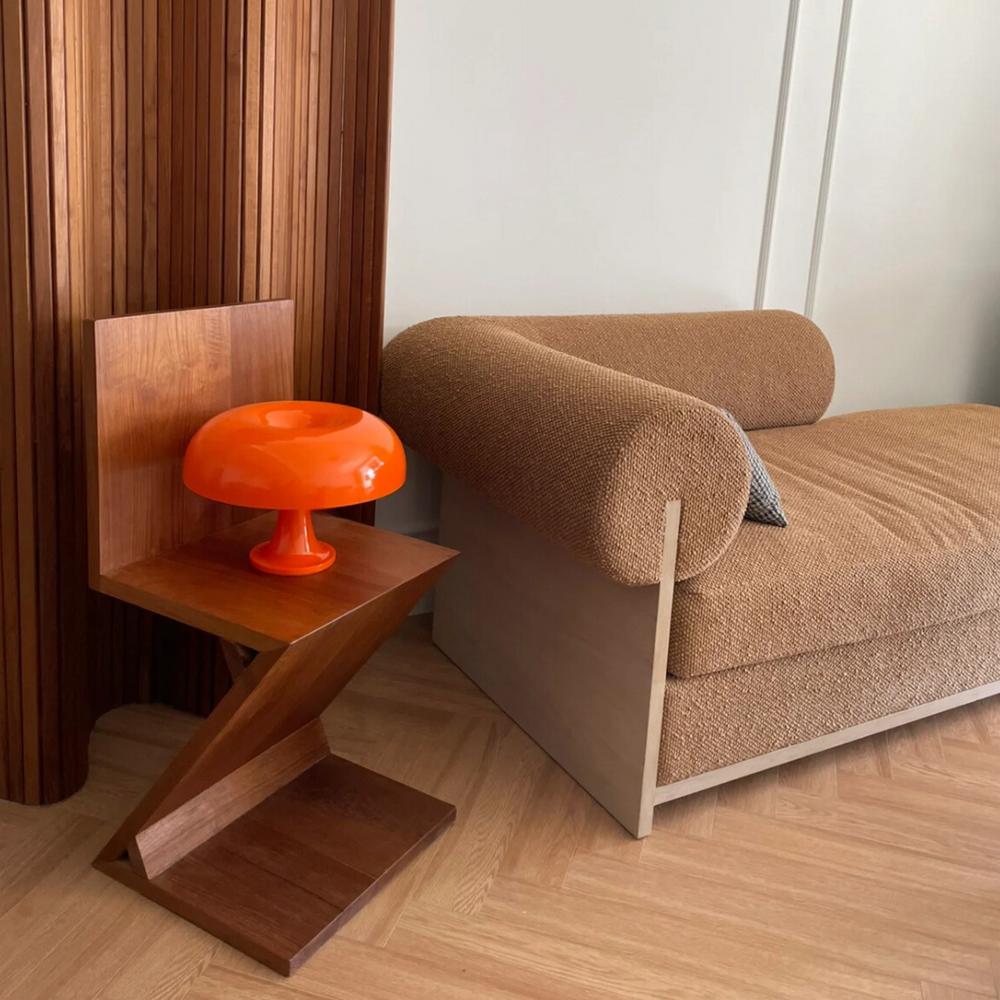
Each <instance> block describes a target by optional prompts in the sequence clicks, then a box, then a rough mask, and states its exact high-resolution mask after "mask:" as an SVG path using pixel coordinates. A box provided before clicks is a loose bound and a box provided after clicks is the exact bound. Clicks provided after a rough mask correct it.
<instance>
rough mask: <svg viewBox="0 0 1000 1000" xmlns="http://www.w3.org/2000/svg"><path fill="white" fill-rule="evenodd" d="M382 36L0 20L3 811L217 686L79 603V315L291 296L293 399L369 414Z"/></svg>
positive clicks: (385, 106)
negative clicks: (98, 744) (132, 716)
mask: <svg viewBox="0 0 1000 1000" xmlns="http://www.w3.org/2000/svg"><path fill="white" fill-rule="evenodd" d="M391 36H392V0H0V54H2V68H0V88H2V92H0V735H2V738H0V797H2V798H9V799H14V800H16V801H23V802H29V803H37V802H51V801H55V800H57V799H59V798H62V797H64V796H66V795H68V794H70V793H72V792H73V791H75V790H76V789H77V788H79V787H80V785H81V784H82V783H83V781H84V779H85V777H86V768H87V739H88V735H89V731H90V727H91V725H92V723H93V720H94V719H95V718H96V716H97V715H98V714H100V713H101V712H103V711H106V710H107V709H109V708H111V707H113V706H114V705H117V704H121V703H123V702H126V701H135V700H139V701H146V700H160V701H166V702H168V703H170V704H173V705H176V706H177V707H180V708H184V709H187V710H192V711H199V712H207V711H208V710H210V708H211V707H212V706H213V704H214V703H215V702H216V701H217V700H218V698H219V697H220V696H221V695H222V694H223V693H224V692H225V690H226V687H227V686H228V683H229V680H228V671H227V670H226V667H225V664H224V661H223V659H222V657H221V655H220V653H219V651H218V649H217V646H216V643H215V641H214V640H213V639H211V638H210V637H207V636H204V635H202V634H201V633H196V632H194V631H192V630H190V629H185V628H181V627H180V626H177V625H175V624H173V623H171V622H168V621H166V620H164V619H159V618H156V617H155V616H152V615H149V614H147V613H146V612H141V611H139V610H137V609H135V608H132V607H125V606H124V605H121V604H119V603H118V602H115V601H112V600H110V599H107V598H98V597H96V596H95V595H92V594H89V592H88V590H87V586H86V536H85V530H84V525H85V524H86V518H85V492H84V482H83V430H82V402H81V400H82V393H81V384H82V368H81V329H82V326H81V325H82V321H83V319H85V318H89V317H94V318H102V317H105V316H111V315H120V314H123V313H131V312H141V311H149V310H154V309H170V308H186V307H190V306H202V305H214V304H219V303H228V302H237V301H252V300H257V299H263V298H283V297H290V298H293V299H294V300H295V303H296V359H295V377H296V392H297V395H299V396H302V397H308V398H314V399H335V400H338V401H342V402H348V403H353V404H355V405H359V406H363V407H367V408H369V409H375V408H377V405H378V398H377V397H378V375H379V364H380V356H381V340H382V297H383V287H384V282H383V273H384V258H385V221H386V189H387V173H386V171H387V153H388V122H389V73H390V65H391ZM354 515H355V516H358V517H362V518H369V517H370V516H371V511H370V510H359V511H355V512H354Z"/></svg>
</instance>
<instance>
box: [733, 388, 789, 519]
mask: <svg viewBox="0 0 1000 1000" xmlns="http://www.w3.org/2000/svg"><path fill="white" fill-rule="evenodd" d="M719 409H720V410H722V407H721V406H720V407H719ZM722 412H723V413H724V414H725V415H726V417H727V418H728V419H729V421H730V422H731V423H732V425H733V426H734V427H735V428H736V429H737V430H738V431H739V432H740V437H741V438H743V447H744V448H746V450H747V461H748V462H749V463H750V499H749V500H748V501H747V510H746V513H745V514H744V515H743V517H744V519H745V520H747V521H759V522H760V523H761V524H773V525H776V526H777V527H779V528H787V527H788V521H787V519H786V518H785V512H784V511H783V510H782V509H781V497H780V496H778V491H777V490H776V489H775V488H774V483H772V482H771V477H770V476H769V475H768V472H767V468H766V467H765V465H764V463H763V462H762V461H761V460H760V455H758V454H757V452H756V451H755V450H754V446H753V445H752V444H751V443H750V438H748V437H747V436H746V432H745V431H744V430H743V428H742V427H740V425H739V423H738V422H737V420H736V418H735V417H734V416H733V415H732V414H731V413H730V412H729V411H728V410H722Z"/></svg>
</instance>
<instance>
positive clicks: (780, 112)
mask: <svg viewBox="0 0 1000 1000" xmlns="http://www.w3.org/2000/svg"><path fill="white" fill-rule="evenodd" d="M800 2H801V0H789V3H788V22H787V26H786V28H785V48H784V52H783V53H782V57H781V80H780V82H779V84H778V109H777V112H776V113H775V119H774V139H773V142H772V144H771V166H770V170H769V171H768V177H767V196H766V197H765V199H764V223H763V226H762V227H761V234H760V256H759V257H758V260H757V284H756V287H755V289H754V297H753V307H754V309H763V308H764V294H765V292H766V290H767V268H768V263H769V262H770V258H771V234H772V232H773V230H774V206H775V203H776V202H777V197H778V182H779V180H780V176H781V158H782V154H783V152H784V146H785V122H786V121H787V118H788V93H789V90H790V87H791V80H792V65H793V63H794V61H795V36H796V34H797V31H798V24H799V5H800Z"/></svg>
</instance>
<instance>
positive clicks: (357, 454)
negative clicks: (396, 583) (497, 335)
mask: <svg viewBox="0 0 1000 1000" xmlns="http://www.w3.org/2000/svg"><path fill="white" fill-rule="evenodd" d="M182 475H183V479H184V485H185V486H186V487H187V488H188V489H189V490H191V491H192V492H194V493H197V494H199V495H200V496H203V497H207V498H208V499H210V500H217V501H219V502H220V503H228V504H233V505H235V506H237V507H257V508H264V509H268V510H277V511H278V523H277V526H276V527H275V530H274V535H273V536H272V537H271V539H270V541H268V542H264V543H263V544H261V545H257V546H255V547H254V548H253V549H252V550H251V552H250V562H251V563H252V564H253V565H254V566H255V567H256V568H257V569H259V570H261V571H263V572H265V573H278V574H280V575H282V576H304V575H305V574H307V573H318V572H319V571H320V570H324V569H327V568H328V567H329V566H331V565H332V564H333V562H334V560H335V559H336V553H335V552H334V550H333V548H332V547H331V546H330V545H327V544H326V543H325V542H321V541H318V540H317V538H316V536H315V534H314V533H313V526H312V513H311V512H312V511H313V510H322V509H325V508H327V507H347V506H349V505H351V504H356V503H364V502H365V501H366V500H377V499H378V498H379V497H384V496H386V495H388V494H389V493H392V492H394V491H395V490H398V489H399V487H400V486H402V485H403V481H404V480H405V479H406V458H405V456H404V454H403V446H402V444H401V443H400V441H399V438H398V437H397V436H396V432H395V431H394V430H393V429H392V428H391V427H390V426H389V425H388V424H387V423H385V421H383V420H380V419H379V418H378V417H376V416H375V415H374V414H371V413H367V412H366V411H365V410H359V409H357V408H355V407H353V406H342V405H340V404H339V403H316V402H311V401H308V400H295V401H287V400H285V401H279V402H273V403H251V404H250V405H249V406H237V407H236V408H235V409H232V410H226V411H225V412H224V413H220V414H219V415H218V416H215V417H212V419H211V420H209V421H207V422H206V423H204V424H203V425H202V426H201V427H200V428H199V429H198V431H197V432H196V433H195V435H194V437H192V438H191V440H190V442H189V443H188V446H187V451H186V452H185V453H184V468H183V473H182Z"/></svg>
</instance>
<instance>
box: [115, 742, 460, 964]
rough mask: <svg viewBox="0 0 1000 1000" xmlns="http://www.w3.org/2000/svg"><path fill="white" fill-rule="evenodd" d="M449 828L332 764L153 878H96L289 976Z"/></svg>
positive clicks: (404, 789) (127, 867)
mask: <svg viewBox="0 0 1000 1000" xmlns="http://www.w3.org/2000/svg"><path fill="white" fill-rule="evenodd" d="M454 818H455V807H454V806H452V805H449V804H448V803H446V802H442V801H440V800H439V799H435V798H433V797H432V796H430V795H426V794H424V793H423V792H420V791H417V790H416V789H414V788H409V787H408V786H406V785H402V784H400V783H399V782H398V781H393V780H392V779H391V778H386V777H384V776H383V775H380V774H376V773H375V772H374V771H369V770H368V769H367V768H364V767H361V766H359V765H357V764H352V763H351V762H350V761H347V760H344V759H343V758H340V757H335V756H333V755H330V756H328V757H325V758H324V759H323V760H321V761H319V762H318V763H316V764H314V765H313V766H312V767H310V768H309V769H308V770H307V771H305V772H303V773H302V774H301V775H299V777H298V778H296V779H295V780H294V781H292V782H290V783H289V784H287V785H285V786H284V787H283V788H281V789H280V790H278V791H277V792H275V793H274V794H272V795H271V796H270V797H269V798H267V799H265V800H264V801H263V802H261V803H260V804H259V805H257V806H255V807H254V808H253V809H251V810H250V811H249V812H247V813H245V814H244V815H243V816H241V817H240V818H239V819H237V820H234V821H233V822H232V823H230V824H229V825H228V826H227V827H225V828H224V829H222V830H220V831H219V832H218V833H217V834H215V836H213V837H212V838H211V839H210V840H207V841H206V842H205V843H203V844H201V845H200V846H199V847H196V848H195V849H194V850H193V851H191V852H190V853H189V854H187V855H185V856H184V857H183V858H181V859H180V860H179V861H177V862H176V863H175V864H173V865H172V866H171V867H170V868H168V869H167V870H166V871H165V872H163V873H162V874H160V875H158V876H156V877H155V878H153V879H150V880H147V879H145V878H143V877H142V876H141V875H139V874H138V873H137V872H136V871H135V870H134V869H133V868H132V866H131V864H130V863H129V862H128V860H126V859H122V860H120V861H115V862H101V861H99V862H97V865H96V867H98V868H99V869H100V870H101V871H104V872H106V873H107V874H108V875H111V876H112V877H113V878H116V879H117V880H118V881H120V882H123V883H124V884H125V885H127V886H129V887H130V888H132V889H135V890H136V891H138V892H141V893H142V894H143V895H144V896H147V897H149V898H150V899H152V900H155V901H156V902H157V903H159V904H160V905H161V906H165V907H166V908H167V909H169V910H172V911H173V912H174V913H177V914H178V915H179V916H182V917H184V918H185V919H186V920H190V921H191V923H193V924H197V925H198V926H199V927H202V928H204V929H205V930H206V931H208V932H209V933H211V934H214V935H215V936H216V937H219V938H221V939H222V940H223V941H226V942H228V943H229V944H231V945H233V946H234V947H235V948H239V949H240V951H243V952H245V953H246V954H248V955H250V956H252V957H253V958H255V959H257V960H258V961H259V962H262V963H263V964H264V965H267V966H270V967H271V968H272V969H274V970H275V971H277V972H280V973H282V974H284V975H286V976H287V975H290V974H291V973H292V972H293V971H294V970H295V969H296V968H298V966H299V965H301V964H302V963H303V962H304V961H305V960H306V959H307V958H308V957H309V956H310V955H311V954H312V953H313V952H314V951H316V949H317V948H319V947H320V946H321V945H322V944H323V943H324V942H325V941H327V940H328V939H329V938H330V937H331V936H332V935H333V934H334V933H335V932H336V931H337V929H338V928H339V927H340V925H341V924H343V923H345V922H346V921H347V920H348V919H349V918H350V917H351V916H353V914H354V913H355V912H356V911H357V910H359V909H360V908H361V907H362V906H364V904H365V903H366V902H367V900H368V899H369V898H370V897H371V896H372V895H373V894H374V893H375V892H377V891H378V889H379V888H380V887H381V886H382V885H383V884H384V883H385V882H387V881H388V880H389V878H391V876H392V875H393V873H394V872H395V871H396V870H397V869H399V868H401V867H402V866H403V865H404V864H405V863H406V862H407V861H408V860H409V859H410V858H411V857H413V856H414V855H415V854H417V853H418V851H419V850H420V849H421V848H422V847H424V846H425V845H426V844H428V843H430V842H431V841H432V840H433V839H434V838H435V837H436V836H437V835H438V834H439V833H441V832H442V831H443V830H444V829H445V828H447V826H448V825H449V824H450V823H451V822H452V820H454Z"/></svg>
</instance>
